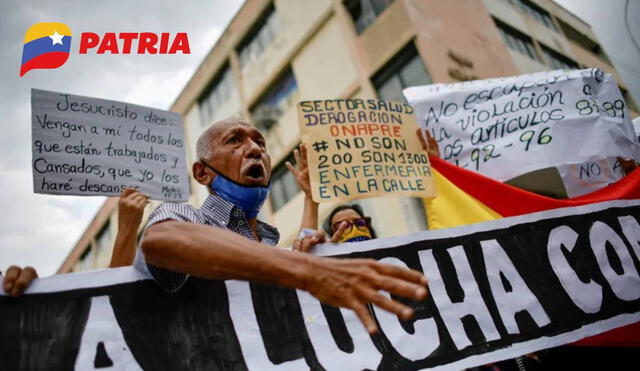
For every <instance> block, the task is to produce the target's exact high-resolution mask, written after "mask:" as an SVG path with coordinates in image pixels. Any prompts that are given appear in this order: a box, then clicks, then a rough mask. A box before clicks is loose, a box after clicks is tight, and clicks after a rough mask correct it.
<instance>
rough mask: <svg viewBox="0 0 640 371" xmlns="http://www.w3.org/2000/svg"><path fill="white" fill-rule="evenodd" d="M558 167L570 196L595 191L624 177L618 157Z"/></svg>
mask: <svg viewBox="0 0 640 371" xmlns="http://www.w3.org/2000/svg"><path fill="white" fill-rule="evenodd" d="M557 169H558V173H559V174H560V177H561V178H562V182H563V183H564V187H565V189H566V190H567V195H568V196H569V197H578V196H582V195H585V194H587V193H591V192H595V191H597V190H599V189H602V188H604V187H607V186H609V185H610V184H612V183H615V182H617V181H618V180H620V179H622V178H624V169H623V167H622V165H621V164H620V162H619V161H618V158H617V157H608V158H603V159H599V160H594V161H588V162H585V163H582V164H569V165H560V166H558V167H557Z"/></svg>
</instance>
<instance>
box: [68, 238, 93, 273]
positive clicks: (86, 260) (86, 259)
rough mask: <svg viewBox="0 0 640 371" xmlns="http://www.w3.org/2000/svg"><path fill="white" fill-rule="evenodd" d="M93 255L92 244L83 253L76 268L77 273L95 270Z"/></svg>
mask: <svg viewBox="0 0 640 371" xmlns="http://www.w3.org/2000/svg"><path fill="white" fill-rule="evenodd" d="M93 256H94V255H93V254H92V253H91V244H89V246H87V248H86V249H85V250H84V251H83V252H82V255H80V258H79V259H78V262H77V263H76V265H75V267H74V269H73V270H74V271H75V272H83V271H88V270H91V269H93Z"/></svg>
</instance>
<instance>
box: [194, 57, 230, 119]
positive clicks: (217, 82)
mask: <svg viewBox="0 0 640 371" xmlns="http://www.w3.org/2000/svg"><path fill="white" fill-rule="evenodd" d="M235 89H236V83H235V80H234V78H233V71H231V68H229V65H226V66H225V67H223V68H222V70H221V72H219V73H218V74H217V75H216V76H215V77H214V78H213V80H212V82H211V84H210V85H209V87H208V88H207V89H206V90H205V93H204V94H203V95H202V97H201V98H200V121H201V124H202V126H205V127H208V126H209V125H210V124H211V120H212V119H213V117H214V116H215V114H216V112H218V110H219V109H220V107H221V106H222V105H223V104H224V103H226V102H227V101H228V100H229V97H231V94H232V93H233V91H234V90H235Z"/></svg>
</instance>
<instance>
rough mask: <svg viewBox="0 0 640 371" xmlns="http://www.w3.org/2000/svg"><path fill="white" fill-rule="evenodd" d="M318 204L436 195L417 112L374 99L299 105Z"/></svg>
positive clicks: (313, 191) (299, 117)
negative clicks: (418, 133)
mask: <svg viewBox="0 0 640 371" xmlns="http://www.w3.org/2000/svg"><path fill="white" fill-rule="evenodd" d="M298 122H299V124H300V132H301V133H302V142H303V143H305V144H306V146H307V148H308V152H307V153H308V161H309V176H310V180H311V190H312V195H313V199H314V201H317V202H328V201H336V200H342V201H346V200H350V199H354V198H363V197H376V196H389V195H398V196H409V197H434V196H435V188H434V184H433V181H432V179H431V170H430V169H431V168H430V165H429V158H428V156H427V154H426V152H425V151H424V150H422V147H421V146H420V142H419V140H418V137H417V136H416V130H417V128H418V127H417V125H416V122H415V118H414V116H413V108H412V107H411V106H409V105H406V104H403V103H398V102H387V101H382V100H375V99H368V100H363V99H332V100H316V101H304V102H300V103H298Z"/></svg>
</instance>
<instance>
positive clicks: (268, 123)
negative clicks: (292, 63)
mask: <svg viewBox="0 0 640 371" xmlns="http://www.w3.org/2000/svg"><path fill="white" fill-rule="evenodd" d="M297 93H298V83H297V82H296V78H295V76H294V75H293V71H292V70H291V68H287V69H286V70H285V72H284V73H282V74H281V75H280V77H278V79H277V80H276V82H275V83H274V84H273V85H272V86H271V87H270V88H269V89H268V90H267V92H266V93H265V94H264V95H263V96H262V97H261V98H260V99H258V102H257V103H256V104H254V105H253V107H252V108H251V118H252V119H253V123H254V124H255V125H256V127H258V129H260V130H263V129H264V130H269V129H270V128H271V127H272V126H273V124H275V123H276V121H278V119H279V118H280V116H282V115H283V114H284V113H285V111H286V110H287V108H289V106H291V105H292V104H294V103H295V100H296V99H297V96H298V94H297Z"/></svg>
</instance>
